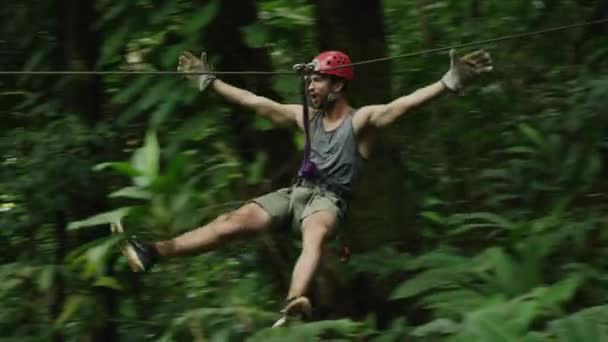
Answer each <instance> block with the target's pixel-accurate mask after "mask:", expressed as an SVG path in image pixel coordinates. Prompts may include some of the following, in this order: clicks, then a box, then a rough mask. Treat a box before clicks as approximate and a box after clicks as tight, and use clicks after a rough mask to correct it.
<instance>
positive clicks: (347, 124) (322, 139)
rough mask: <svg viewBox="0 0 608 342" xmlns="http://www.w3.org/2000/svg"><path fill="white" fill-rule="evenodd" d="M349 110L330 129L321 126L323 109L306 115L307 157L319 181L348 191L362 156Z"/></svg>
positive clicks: (362, 160)
mask: <svg viewBox="0 0 608 342" xmlns="http://www.w3.org/2000/svg"><path fill="white" fill-rule="evenodd" d="M354 114H355V110H352V111H351V112H350V113H348V115H347V116H346V118H344V120H343V121H342V123H341V124H340V126H338V127H337V128H336V129H334V130H331V131H326V130H325V127H323V113H322V112H321V111H318V112H316V113H315V114H314V115H313V116H312V118H311V119H310V137H311V139H310V147H311V151H310V159H311V161H312V162H314V163H315V165H316V166H317V170H318V171H319V172H320V174H321V181H322V182H323V183H326V184H328V185H331V186H334V187H337V188H338V189H340V191H342V192H344V193H346V194H349V195H350V194H352V191H353V188H354V185H355V184H356V182H357V181H358V179H359V176H360V175H361V172H362V171H363V165H364V162H365V159H364V158H363V156H361V153H359V148H358V147H357V141H356V140H355V133H354V130H353V116H354Z"/></svg>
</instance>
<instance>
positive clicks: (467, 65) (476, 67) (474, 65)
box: [441, 49, 492, 91]
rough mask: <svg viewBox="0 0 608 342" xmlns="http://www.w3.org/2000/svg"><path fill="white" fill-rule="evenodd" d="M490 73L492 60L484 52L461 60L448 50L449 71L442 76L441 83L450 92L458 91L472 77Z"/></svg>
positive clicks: (480, 51) (478, 52) (470, 54)
mask: <svg viewBox="0 0 608 342" xmlns="http://www.w3.org/2000/svg"><path fill="white" fill-rule="evenodd" d="M489 71H492V58H491V57H490V54H489V53H487V52H486V51H484V50H477V51H475V52H471V53H469V54H468V55H465V56H463V57H461V58H457V57H456V52H455V50H454V49H452V50H450V70H449V71H448V72H446V73H445V75H443V77H442V78H441V82H443V84H445V86H446V87H447V88H448V89H450V90H451V91H460V90H462V88H464V86H465V84H466V83H467V82H468V81H469V80H471V79H472V78H473V77H475V76H477V75H479V74H481V73H483V72H489Z"/></svg>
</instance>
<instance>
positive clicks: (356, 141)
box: [124, 51, 492, 326]
mask: <svg viewBox="0 0 608 342" xmlns="http://www.w3.org/2000/svg"><path fill="white" fill-rule="evenodd" d="M450 58H451V68H450V70H449V71H448V72H447V73H446V74H445V75H444V76H443V77H442V79H441V80H439V81H437V82H435V83H433V84H431V85H428V86H426V87H423V88H421V89H418V90H416V91H415V92H413V93H411V94H409V95H407V96H402V97H400V98H398V99H396V100H394V101H392V102H390V103H387V104H380V105H371V106H364V107H361V108H359V109H354V108H352V107H351V106H350V105H349V102H348V100H347V97H346V93H347V85H348V83H349V82H351V81H353V80H354V69H353V67H352V66H350V64H351V61H350V58H349V57H348V56H347V55H346V54H344V53H342V52H338V51H327V52H323V53H321V54H320V55H318V56H317V57H315V58H314V59H313V62H312V66H314V69H313V71H312V73H310V74H309V76H307V83H308V86H307V90H308V98H309V104H310V107H311V108H310V110H311V113H312V115H311V118H310V119H309V131H310V138H311V139H310V155H309V157H310V158H307V157H308V156H305V160H307V159H310V160H309V161H307V163H308V165H303V168H302V170H301V172H300V173H299V175H298V177H297V179H296V181H295V182H294V184H293V185H292V186H291V187H289V188H284V189H280V190H278V191H275V192H272V193H269V194H266V195H263V196H261V197H258V198H255V199H253V200H252V201H250V202H249V203H247V204H245V205H244V206H242V207H241V208H239V209H237V210H235V211H232V212H230V213H228V214H225V215H221V216H219V217H217V218H216V219H215V220H213V221H212V222H210V223H208V224H206V225H205V226H203V227H200V228H198V229H195V230H193V231H190V232H187V233H185V234H183V235H180V236H178V237H175V238H173V239H171V240H167V241H158V242H154V243H142V242H138V241H135V240H130V241H129V242H128V244H127V245H126V247H125V249H124V252H125V254H126V256H127V258H128V261H129V264H130V265H131V267H132V268H133V270H134V271H137V272H141V271H147V270H148V269H150V267H151V266H152V265H153V264H154V263H155V262H156V261H157V260H158V259H164V258H168V257H173V256H178V255H186V254H192V253H200V252H204V251H208V250H211V249H214V248H216V247H218V246H221V245H222V244H223V243H224V242H226V241H228V240H229V239H231V238H233V237H237V236H243V235H247V234H255V233H261V232H264V231H266V230H268V229H270V228H271V227H279V226H285V225H291V226H295V227H297V228H298V229H299V230H301V233H302V251H301V254H300V256H299V258H298V260H297V262H296V264H295V267H294V269H293V274H292V279H291V285H290V289H289V292H288V294H287V304H286V307H285V308H284V309H283V311H282V312H283V313H284V317H283V318H282V319H281V320H279V321H278V322H277V323H276V324H275V326H281V325H283V324H284V323H285V322H286V318H287V317H288V316H291V315H295V314H307V313H309V312H310V302H309V300H308V299H307V298H306V296H305V295H306V293H307V290H308V288H309V284H310V283H311V280H312V279H313V276H314V274H315V271H316V270H317V266H318V265H319V262H320V259H321V254H322V250H323V249H322V247H323V245H324V243H325V242H326V241H327V239H328V238H329V237H330V236H331V235H332V234H333V233H334V232H335V231H336V229H337V227H338V225H339V222H340V220H341V219H342V217H343V215H344V212H345V210H346V207H347V204H348V200H349V199H350V195H351V194H352V191H353V188H354V186H355V185H356V183H357V181H358V179H359V178H360V176H361V173H362V169H363V165H364V164H365V161H366V159H367V158H368V156H369V155H370V153H371V149H372V137H373V135H374V133H375V131H376V130H377V129H379V128H382V127H384V126H387V125H390V124H391V123H393V122H395V121H396V120H397V119H399V118H400V117H402V116H403V115H405V114H406V113H408V112H410V111H411V110H412V109H414V108H416V107H417V106H419V105H422V104H424V103H426V102H428V101H430V100H431V99H434V98H436V97H438V96H439V95H441V94H443V93H445V92H446V91H447V90H450V91H459V90H461V89H462V87H463V86H464V84H465V82H466V81H468V80H470V79H471V78H473V77H474V76H476V75H478V74H480V73H482V72H487V71H490V70H491V69H492V62H491V59H490V55H489V54H488V53H486V52H484V51H477V52H474V53H471V54H469V55H466V56H464V57H462V58H460V59H457V58H456V57H455V56H454V53H453V51H451V52H450ZM178 71H182V72H186V73H188V74H187V77H188V78H190V79H192V80H195V81H197V82H198V86H199V90H201V91H203V90H204V89H205V88H207V87H211V88H212V89H213V90H214V91H215V92H217V93H218V94H220V95H221V96H223V97H224V98H225V99H226V100H228V101H229V102H232V103H235V104H238V105H241V106H243V107H245V108H247V109H250V110H252V111H254V112H255V113H256V114H258V115H260V116H262V117H265V118H268V119H270V120H272V121H273V122H274V123H277V124H282V125H285V124H292V125H297V126H298V127H299V128H300V129H305V124H304V120H303V114H302V113H303V107H302V105H299V104H279V103H277V102H274V101H272V100H270V99H268V98H265V97H261V96H257V95H255V94H253V93H251V92H249V91H247V90H243V89H239V88H237V87H234V86H232V85H230V84H227V83H225V82H223V81H221V80H219V79H217V78H216V77H215V76H214V75H212V74H200V75H196V74H192V73H196V72H201V73H208V72H209V71H210V70H209V67H208V64H207V61H206V55H205V54H204V53H203V54H202V55H201V58H197V57H195V56H193V55H192V54H190V53H189V52H185V53H184V54H183V55H182V56H180V58H179V66H178ZM311 165H312V166H313V172H312V173H310V172H304V171H306V170H305V169H310V168H309V166H311ZM309 171H310V170H309Z"/></svg>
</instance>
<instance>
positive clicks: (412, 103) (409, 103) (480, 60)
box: [355, 50, 492, 129]
mask: <svg viewBox="0 0 608 342" xmlns="http://www.w3.org/2000/svg"><path fill="white" fill-rule="evenodd" d="M450 58H451V67H450V70H449V71H448V72H447V73H446V74H445V75H444V76H443V77H442V78H441V80H440V81H437V82H435V83H433V84H431V85H428V86H426V87H423V88H420V89H418V90H416V91H414V92H413V93H411V94H409V95H406V96H402V97H399V98H397V99H396V100H394V101H392V102H390V103H387V104H383V105H372V106H365V107H362V108H361V109H360V110H359V111H358V112H357V117H356V118H355V119H356V121H355V124H356V126H357V127H358V128H359V129H361V128H363V127H369V126H371V127H384V126H387V125H389V124H391V123H393V122H394V121H395V120H397V119H398V118H400V117H401V116H403V115H405V113H408V112H409V111H411V110H412V109H414V108H416V107H418V106H420V105H422V104H424V103H427V102H429V101H430V100H432V99H434V98H436V97H438V96H439V95H441V94H443V93H445V92H446V90H450V91H460V90H461V89H462V88H463V86H464V83H465V82H466V81H467V80H469V79H470V78H472V77H473V76H476V75H478V74H480V73H483V72H488V71H491V70H492V60H491V58H490V55H489V54H488V53H487V52H485V51H481V50H480V51H476V52H473V53H471V54H468V55H466V56H464V57H462V58H460V59H456V58H455V56H454V52H453V51H450Z"/></svg>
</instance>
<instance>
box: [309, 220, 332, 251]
mask: <svg viewBox="0 0 608 342" xmlns="http://www.w3.org/2000/svg"><path fill="white" fill-rule="evenodd" d="M331 231H332V227H331V226H328V225H326V224H324V223H319V222H308V224H305V225H302V242H303V247H304V248H305V249H308V248H313V249H315V248H321V247H322V246H323V243H324V242H325V241H326V240H327V239H328V238H329V236H330V235H331Z"/></svg>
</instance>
